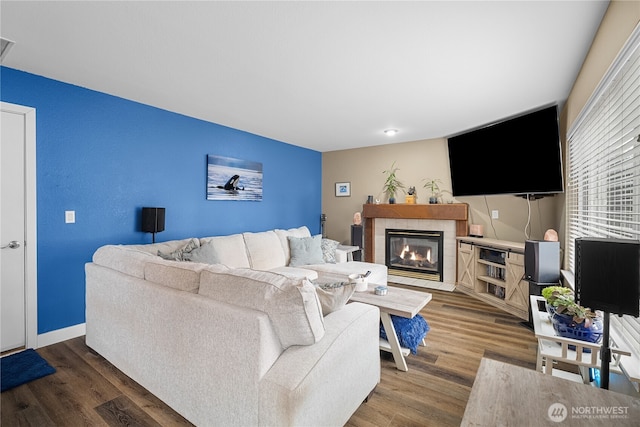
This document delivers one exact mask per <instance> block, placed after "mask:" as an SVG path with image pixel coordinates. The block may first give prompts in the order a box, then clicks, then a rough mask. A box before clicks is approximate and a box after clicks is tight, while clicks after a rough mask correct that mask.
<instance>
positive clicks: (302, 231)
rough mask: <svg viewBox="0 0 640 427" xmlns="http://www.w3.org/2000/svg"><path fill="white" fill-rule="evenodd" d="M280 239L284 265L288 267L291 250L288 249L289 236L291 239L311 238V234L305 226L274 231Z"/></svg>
mask: <svg viewBox="0 0 640 427" xmlns="http://www.w3.org/2000/svg"><path fill="white" fill-rule="evenodd" d="M274 231H275V232H276V234H277V235H278V238H279V239H280V244H281V246H282V250H283V251H284V265H289V260H290V259H291V250H290V249H289V236H292V237H311V232H310V231H309V229H308V228H307V227H306V226H304V225H303V226H302V227H298V228H290V229H288V230H280V229H276V230H274Z"/></svg>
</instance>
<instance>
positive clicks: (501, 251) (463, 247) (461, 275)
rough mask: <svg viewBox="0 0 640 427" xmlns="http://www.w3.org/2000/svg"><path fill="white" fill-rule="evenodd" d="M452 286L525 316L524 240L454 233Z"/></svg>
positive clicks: (495, 305) (526, 297) (527, 289)
mask: <svg viewBox="0 0 640 427" xmlns="http://www.w3.org/2000/svg"><path fill="white" fill-rule="evenodd" d="M457 241H458V242H457V244H458V259H457V264H458V266H457V267H458V279H457V282H456V285H457V286H456V288H457V289H458V290H459V291H461V292H464V293H466V294H468V295H471V296H473V297H475V298H478V299H480V300H482V301H485V302H487V303H488V304H491V305H493V306H494V307H498V308H500V309H502V310H504V311H506V312H509V313H511V314H513V315H515V316H518V317H520V318H521V319H525V320H527V319H529V283H528V282H527V281H526V280H524V243H517V242H508V241H504V240H495V239H485V238H477V237H458V238H457Z"/></svg>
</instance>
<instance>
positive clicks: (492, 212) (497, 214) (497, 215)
mask: <svg viewBox="0 0 640 427" xmlns="http://www.w3.org/2000/svg"><path fill="white" fill-rule="evenodd" d="M498 218H500V214H499V212H498V211H497V210H493V211H491V219H498Z"/></svg>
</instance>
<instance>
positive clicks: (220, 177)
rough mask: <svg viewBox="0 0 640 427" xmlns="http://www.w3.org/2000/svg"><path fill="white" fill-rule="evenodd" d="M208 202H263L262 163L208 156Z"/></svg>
mask: <svg viewBox="0 0 640 427" xmlns="http://www.w3.org/2000/svg"><path fill="white" fill-rule="evenodd" d="M207 200H251V201H261V200H262V163H260V162H253V161H250V160H241V159H233V158H231V157H221V156H214V155H211V154H209V155H207Z"/></svg>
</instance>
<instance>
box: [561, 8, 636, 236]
mask: <svg viewBox="0 0 640 427" xmlns="http://www.w3.org/2000/svg"><path fill="white" fill-rule="evenodd" d="M639 22H640V1H612V2H611V3H610V4H609V8H608V9H607V12H606V14H605V16H604V18H603V19H602V22H601V24H600V28H599V29H598V32H597V33H596V36H595V37H594V40H593V43H592V45H591V49H590V50H589V53H588V54H587V57H586V58H585V61H584V63H583V65H582V68H581V70H580V73H579V74H578V77H577V78H576V81H575V83H574V85H573V88H572V89H571V93H570V94H569V98H568V99H567V102H566V104H565V108H564V109H563V112H562V116H561V135H563V136H565V137H566V134H567V132H568V130H569V128H570V127H571V125H572V124H573V122H574V121H575V120H576V118H577V117H578V115H579V114H580V112H581V111H582V109H583V107H584V106H585V104H586V103H587V101H588V100H589V98H590V97H591V95H592V94H593V92H594V91H595V89H596V88H597V86H598V84H599V83H600V81H601V80H602V78H603V77H604V74H605V73H606V72H607V70H608V69H609V67H610V66H611V64H612V63H613V61H614V60H615V58H616V57H617V55H618V53H619V52H620V50H621V49H622V47H623V46H624V44H625V42H626V41H627V39H628V38H629V37H630V36H631V34H632V33H633V30H634V29H635V27H636V26H637V25H638V23H639ZM563 144H564V145H565V147H566V138H563ZM565 157H566V153H565ZM566 182H567V180H566V179H565V183H566ZM565 207H566V206H565V200H564V197H562V199H561V200H560V202H559V203H558V208H557V217H558V223H559V225H560V232H561V242H562V245H563V247H564V242H565V233H566V224H565V221H566V215H565Z"/></svg>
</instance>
